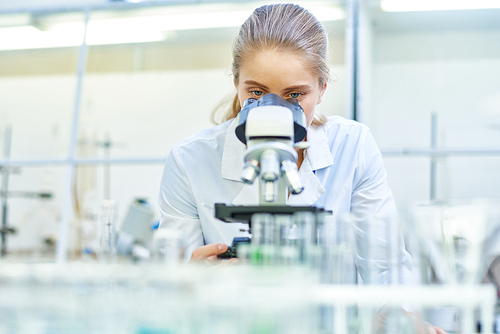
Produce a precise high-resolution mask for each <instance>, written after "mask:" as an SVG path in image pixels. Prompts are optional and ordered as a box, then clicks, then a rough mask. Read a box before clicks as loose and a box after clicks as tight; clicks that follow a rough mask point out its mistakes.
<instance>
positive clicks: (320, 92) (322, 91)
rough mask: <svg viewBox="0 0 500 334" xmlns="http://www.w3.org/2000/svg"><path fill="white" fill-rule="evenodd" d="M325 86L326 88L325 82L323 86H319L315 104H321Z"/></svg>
mask: <svg viewBox="0 0 500 334" xmlns="http://www.w3.org/2000/svg"><path fill="white" fill-rule="evenodd" d="M326 86H327V84H326V82H324V83H323V85H320V87H319V96H318V101H317V102H316V104H320V103H321V99H322V98H323V94H325V90H326Z"/></svg>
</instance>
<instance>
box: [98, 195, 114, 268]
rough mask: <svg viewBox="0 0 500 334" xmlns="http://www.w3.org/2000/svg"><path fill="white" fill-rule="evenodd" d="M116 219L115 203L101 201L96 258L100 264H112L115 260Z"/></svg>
mask: <svg viewBox="0 0 500 334" xmlns="http://www.w3.org/2000/svg"><path fill="white" fill-rule="evenodd" d="M117 219H118V214H117V203H116V202H115V201H113V200H103V201H102V208H101V224H100V235H99V251H98V252H97V256H98V258H99V260H100V261H101V262H114V261H115V260H116V222H117Z"/></svg>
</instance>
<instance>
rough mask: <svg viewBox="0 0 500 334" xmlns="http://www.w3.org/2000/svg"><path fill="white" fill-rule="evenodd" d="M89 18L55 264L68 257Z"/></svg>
mask: <svg viewBox="0 0 500 334" xmlns="http://www.w3.org/2000/svg"><path fill="white" fill-rule="evenodd" d="M89 17H90V9H89V8H87V9H86V10H85V28H84V33H83V41H82V45H80V53H79V58H78V76H77V85H76V92H75V104H74V109H73V124H72V127H71V138H70V145H69V151H68V157H69V159H68V160H69V164H68V166H67V167H66V168H67V176H66V177H67V178H66V191H65V192H66V193H65V196H64V198H63V204H62V206H61V222H60V225H59V235H58V239H57V245H56V263H60V264H61V263H65V262H66V260H67V257H68V252H67V248H68V225H69V220H70V216H71V206H72V203H73V198H74V195H73V180H74V175H75V168H76V165H75V164H74V156H75V151H76V142H77V138H78V120H79V117H80V104H81V96H82V86H83V76H84V74H85V70H86V66H87V56H88V47H87V41H86V39H87V28H88V23H89Z"/></svg>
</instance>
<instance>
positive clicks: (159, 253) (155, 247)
mask: <svg viewBox="0 0 500 334" xmlns="http://www.w3.org/2000/svg"><path fill="white" fill-rule="evenodd" d="M183 246H184V240H183V238H182V232H181V231H180V230H177V229H169V228H161V229H158V230H157V231H156V232H155V233H154V235H153V244H152V246H151V249H152V258H153V260H154V261H156V262H159V263H163V264H166V265H170V266H175V265H178V264H179V263H180V261H181V259H182V258H183V256H184V247H183Z"/></svg>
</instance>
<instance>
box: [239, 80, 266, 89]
mask: <svg viewBox="0 0 500 334" xmlns="http://www.w3.org/2000/svg"><path fill="white" fill-rule="evenodd" d="M244 83H245V84H246V85H255V86H261V87H262V88H265V89H269V88H268V87H266V85H263V84H261V83H259V82H257V81H253V80H245V82H244Z"/></svg>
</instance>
